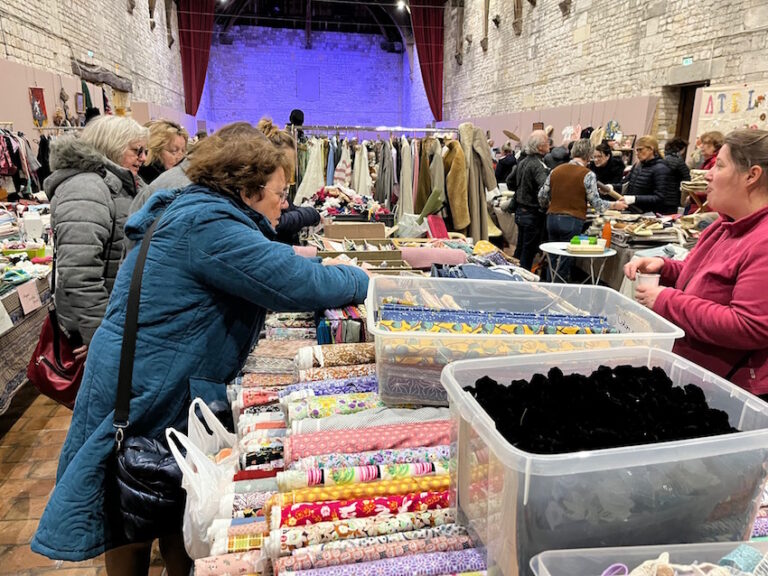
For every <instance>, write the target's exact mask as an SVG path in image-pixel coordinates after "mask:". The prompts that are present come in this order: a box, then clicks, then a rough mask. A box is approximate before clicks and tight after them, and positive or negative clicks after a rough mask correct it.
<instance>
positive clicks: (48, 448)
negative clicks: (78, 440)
mask: <svg viewBox="0 0 768 576" xmlns="http://www.w3.org/2000/svg"><path fill="white" fill-rule="evenodd" d="M60 453H61V444H58V443H56V444H46V445H43V446H33V447H32V448H30V449H29V450H27V451H26V452H25V454H26V458H27V459H28V460H53V459H56V460H58V459H59V454H60Z"/></svg>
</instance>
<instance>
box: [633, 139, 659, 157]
mask: <svg viewBox="0 0 768 576" xmlns="http://www.w3.org/2000/svg"><path fill="white" fill-rule="evenodd" d="M643 147H645V148H651V149H652V150H653V153H654V154H656V156H661V152H659V141H658V140H656V137H655V136H649V135H646V136H640V138H638V139H637V142H635V148H643Z"/></svg>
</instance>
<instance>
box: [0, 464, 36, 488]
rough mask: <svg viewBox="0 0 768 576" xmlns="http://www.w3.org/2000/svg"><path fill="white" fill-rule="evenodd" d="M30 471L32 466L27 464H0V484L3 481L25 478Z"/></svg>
mask: <svg viewBox="0 0 768 576" xmlns="http://www.w3.org/2000/svg"><path fill="white" fill-rule="evenodd" d="M30 470H32V464H31V463H29V462H0V484H1V483H2V482H4V481H5V480H21V479H22V478H26V477H27V474H29V472H30ZM0 494H1V492H0Z"/></svg>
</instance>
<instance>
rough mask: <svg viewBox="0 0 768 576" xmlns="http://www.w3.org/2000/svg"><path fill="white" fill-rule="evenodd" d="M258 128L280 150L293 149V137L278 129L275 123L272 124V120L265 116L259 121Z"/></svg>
mask: <svg viewBox="0 0 768 576" xmlns="http://www.w3.org/2000/svg"><path fill="white" fill-rule="evenodd" d="M256 128H257V129H258V130H260V131H261V133H262V134H264V136H266V137H267V138H268V139H269V141H270V142H272V144H274V145H275V146H277V147H278V148H283V147H285V148H293V146H294V141H293V136H291V135H290V134H289V133H288V132H286V131H285V130H280V128H278V127H277V126H276V125H275V124H274V122H272V118H268V117H266V116H265V117H264V118H262V119H261V120H259V123H258V124H256Z"/></svg>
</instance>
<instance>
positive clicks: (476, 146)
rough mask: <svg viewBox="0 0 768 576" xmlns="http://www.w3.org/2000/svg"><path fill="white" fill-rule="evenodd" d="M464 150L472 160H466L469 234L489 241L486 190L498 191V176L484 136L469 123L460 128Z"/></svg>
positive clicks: (477, 238)
mask: <svg viewBox="0 0 768 576" xmlns="http://www.w3.org/2000/svg"><path fill="white" fill-rule="evenodd" d="M459 135H460V138H461V139H462V140H461V146H462V149H464V150H465V151H466V150H467V149H469V150H470V151H471V155H472V156H471V161H469V160H468V161H467V166H468V167H469V177H468V180H467V183H468V184H467V194H468V198H469V218H470V225H469V235H470V237H471V238H472V239H473V240H474V241H475V242H477V241H478V240H488V204H487V201H486V196H485V192H486V190H494V189H496V188H498V185H497V184H496V176H495V175H494V173H493V161H492V160H491V151H490V149H489V148H488V142H487V141H486V139H485V134H484V133H483V131H482V130H480V129H479V128H475V127H474V126H472V124H470V123H469V122H466V123H464V124H461V125H460V126H459Z"/></svg>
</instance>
